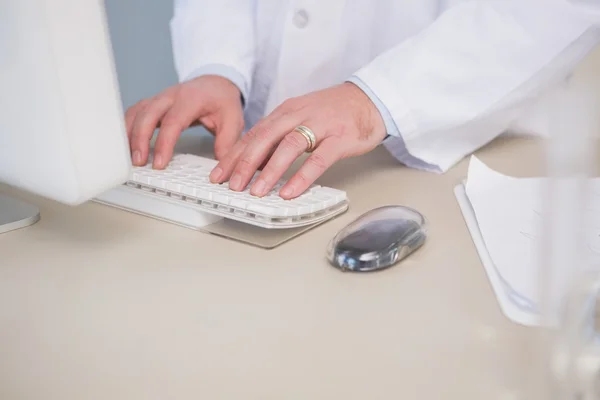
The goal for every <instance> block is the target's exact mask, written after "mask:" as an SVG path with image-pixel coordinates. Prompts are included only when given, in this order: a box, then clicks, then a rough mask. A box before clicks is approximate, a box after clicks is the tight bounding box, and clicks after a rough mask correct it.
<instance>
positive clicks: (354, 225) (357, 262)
mask: <svg viewBox="0 0 600 400" xmlns="http://www.w3.org/2000/svg"><path fill="white" fill-rule="evenodd" d="M426 237H427V223H426V220H425V217H423V215H421V213H419V212H418V211H416V210H414V209H412V208H409V207H404V206H385V207H380V208H376V209H374V210H371V211H369V212H367V213H365V214H363V215H361V216H360V217H358V218H357V219H355V220H354V221H353V222H351V223H350V224H349V225H348V226H346V227H345V228H344V229H342V230H341V231H340V232H339V233H338V234H337V235H336V236H335V237H334V238H333V239H332V240H331V242H330V243H329V246H328V248H327V258H328V260H329V262H330V263H331V264H332V265H333V266H335V267H336V268H339V269H341V270H342V271H354V272H370V271H377V270H382V269H385V268H389V267H391V266H392V265H395V264H396V263H398V262H399V261H401V260H402V259H404V258H406V257H407V256H408V255H410V254H412V253H413V252H414V251H415V250H417V249H419V248H420V247H421V246H422V245H423V243H425V239H426Z"/></svg>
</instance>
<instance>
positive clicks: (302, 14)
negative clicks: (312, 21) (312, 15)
mask: <svg viewBox="0 0 600 400" xmlns="http://www.w3.org/2000/svg"><path fill="white" fill-rule="evenodd" d="M294 25H296V27H297V28H304V27H305V26H306V25H308V13H307V12H306V11H305V10H298V11H296V14H294Z"/></svg>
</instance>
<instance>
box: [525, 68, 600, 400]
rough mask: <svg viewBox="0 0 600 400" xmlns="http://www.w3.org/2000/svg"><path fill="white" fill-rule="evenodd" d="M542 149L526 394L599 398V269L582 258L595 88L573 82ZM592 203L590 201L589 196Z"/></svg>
mask: <svg viewBox="0 0 600 400" xmlns="http://www.w3.org/2000/svg"><path fill="white" fill-rule="evenodd" d="M561 99H562V102H563V104H562V107H561V110H560V112H559V113H557V115H556V116H555V121H554V126H553V134H552V135H551V137H550V140H549V142H548V147H547V156H548V172H549V178H550V179H549V180H548V181H547V186H546V190H545V193H544V199H545V202H546V204H545V212H544V214H545V217H544V224H545V226H544V243H543V248H542V249H541V250H542V253H541V257H540V259H541V265H540V267H541V269H540V271H541V276H540V278H541V279H540V282H539V283H540V293H541V300H542V301H541V305H542V313H541V327H542V330H541V331H540V336H538V338H539V339H540V340H539V341H538V342H537V346H539V347H538V350H539V358H538V359H537V360H536V361H537V362H538V364H537V365H535V368H534V371H532V372H534V373H535V375H534V379H533V382H535V383H536V390H535V392H534V393H535V396H530V397H529V398H532V399H543V400H550V399H552V400H554V399H556V400H563V399H565V400H566V399H569V400H571V399H577V400H592V399H600V391H599V390H598V389H599V387H600V385H599V384H600V380H599V378H600V343H599V341H598V338H599V335H598V330H597V318H598V313H597V304H598V293H599V288H600V279H599V277H600V276H599V275H598V266H597V265H593V264H594V263H595V261H593V260H591V259H590V258H589V256H588V255H589V252H588V251H587V249H586V248H587V247H588V246H589V237H590V232H589V228H590V226H589V223H590V222H592V223H593V219H594V218H593V217H594V215H593V214H590V210H592V209H594V208H595V205H594V204H591V203H590V200H591V199H593V198H594V196H591V194H592V192H593V189H592V188H591V185H590V184H591V180H590V178H591V177H593V176H595V175H596V174H595V172H596V170H597V149H598V145H599V144H598V133H600V126H599V124H598V123H599V121H598V119H599V111H600V107H599V105H600V104H599V103H598V93H597V91H596V90H595V88H594V87H593V86H592V85H590V82H589V81H587V80H583V81H581V80H576V79H572V80H571V81H570V82H569V85H568V88H567V90H566V91H565V93H564V95H563V96H562V98H561ZM592 202H593V201H592Z"/></svg>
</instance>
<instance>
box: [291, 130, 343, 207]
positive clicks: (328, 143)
mask: <svg viewBox="0 0 600 400" xmlns="http://www.w3.org/2000/svg"><path fill="white" fill-rule="evenodd" d="M343 154H344V152H343V144H342V143H340V141H339V140H337V139H334V138H330V139H329V140H328V139H325V140H323V142H322V143H321V144H320V145H319V147H317V149H316V150H315V152H314V153H312V154H311V155H310V156H309V157H308V158H307V159H306V161H305V162H304V164H302V167H300V169H299V170H298V172H296V173H295V174H294V176H292V177H291V178H290V180H289V181H288V182H287V183H286V184H285V185H284V186H283V187H282V188H281V190H280V192H279V195H280V196H281V197H282V198H283V199H286V200H289V199H293V198H295V197H298V196H300V195H301V194H302V193H304V192H305V191H306V189H308V187H309V186H310V185H312V184H313V183H314V182H315V181H316V180H317V178H319V177H320V176H321V175H322V174H323V172H325V171H326V170H327V168H329V167H331V166H332V165H333V164H334V163H335V162H337V161H338V160H340V159H341V158H342V155H343Z"/></svg>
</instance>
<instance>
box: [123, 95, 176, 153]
mask: <svg viewBox="0 0 600 400" xmlns="http://www.w3.org/2000/svg"><path fill="white" fill-rule="evenodd" d="M172 104H173V102H172V100H171V99H170V98H167V97H158V98H157V99H156V100H154V101H152V102H151V103H150V104H148V105H147V106H146V108H145V109H144V110H143V111H141V112H139V113H138V114H137V115H136V118H135V122H134V124H133V131H132V134H131V150H132V152H133V163H134V164H135V165H144V164H146V162H147V160H148V152H149V148H150V140H151V139H152V135H153V134H154V130H155V129H156V127H157V125H158V122H159V121H160V120H161V119H162V117H163V116H164V115H165V114H166V113H167V111H169V109H170V108H171V105H172Z"/></svg>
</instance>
